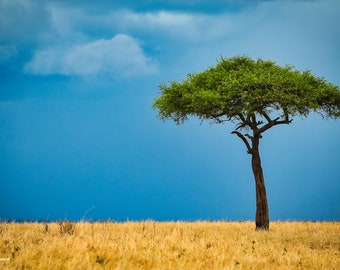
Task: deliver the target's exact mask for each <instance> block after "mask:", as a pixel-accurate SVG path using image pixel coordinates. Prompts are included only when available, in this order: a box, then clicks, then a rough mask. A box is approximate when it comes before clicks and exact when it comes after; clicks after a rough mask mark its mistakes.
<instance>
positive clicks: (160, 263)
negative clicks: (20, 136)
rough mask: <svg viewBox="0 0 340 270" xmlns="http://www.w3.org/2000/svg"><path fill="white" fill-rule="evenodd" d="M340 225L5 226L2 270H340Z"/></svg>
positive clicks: (0, 231)
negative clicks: (259, 227) (265, 227)
mask: <svg viewBox="0 0 340 270" xmlns="http://www.w3.org/2000/svg"><path fill="white" fill-rule="evenodd" d="M339 236H340V223H339V222H323V223H318V222H315V223H314V222H272V223H271V229H270V231H269V232H265V231H255V230H254V224H253V223H252V222H153V221H145V222H125V223H113V222H101V223H86V222H80V223H68V222H64V223H63V227H62V226H61V224H60V223H44V224H43V223H0V241H1V242H0V269H318V270H319V269H340V240H339Z"/></svg>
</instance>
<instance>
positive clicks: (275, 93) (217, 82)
mask: <svg viewBox="0 0 340 270" xmlns="http://www.w3.org/2000/svg"><path fill="white" fill-rule="evenodd" d="M159 89H160V91H161V96H160V97H158V98H156V99H155V100H154V103H153V107H154V108H155V109H158V110H159V117H160V118H161V119H162V120H166V119H173V120H174V121H175V122H176V123H182V122H183V121H184V120H186V119H187V118H188V116H196V117H198V118H200V119H202V120H212V121H213V122H217V123H219V122H222V121H229V120H232V121H233V120H240V119H247V118H248V117H250V116H252V115H255V116H256V115H258V116H260V117H265V118H266V119H267V120H268V119H270V118H269V117H268V116H269V115H270V114H272V113H273V112H276V111H278V112H279V114H280V115H279V116H280V117H282V118H283V119H286V120H288V118H289V116H295V115H302V116H307V115H308V114H309V113H310V112H312V111H315V112H319V113H321V114H322V116H323V117H326V118H328V117H330V118H338V117H340V90H339V87H338V86H336V85H333V84H331V83H328V82H326V81H325V80H324V79H323V78H318V77H315V76H313V75H312V74H311V72H310V71H308V70H307V71H302V72H301V71H298V70H296V69H295V68H294V67H292V66H285V67H281V66H279V65H277V64H276V63H274V62H272V61H264V60H262V59H258V60H256V61H255V60H253V59H251V58H249V57H247V56H236V57H233V58H220V59H219V61H218V63H217V65H216V66H213V67H210V68H208V69H207V70H205V71H203V72H201V73H197V74H188V75H187V77H186V78H185V79H183V80H182V81H181V82H177V81H171V82H170V84H169V85H166V84H165V83H163V84H161V85H160V86H159ZM270 120H271V119H270ZM270 120H268V121H270ZM241 122H243V123H246V121H241ZM274 124H275V123H274Z"/></svg>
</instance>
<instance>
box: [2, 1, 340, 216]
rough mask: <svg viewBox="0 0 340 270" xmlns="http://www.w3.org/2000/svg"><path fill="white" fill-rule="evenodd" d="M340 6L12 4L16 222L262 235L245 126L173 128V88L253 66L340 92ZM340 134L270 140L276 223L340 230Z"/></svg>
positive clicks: (5, 38)
mask: <svg viewBox="0 0 340 270" xmlns="http://www.w3.org/2000/svg"><path fill="white" fill-rule="evenodd" d="M339 25H340V1H338V0H314V1H312V0H310V1H307V0H305V1H303V0H300V1H299V0H287V1H284V0H281V1H280V0H277V1H275V0H273V1H268V0H267V1H247V0H239V1H238V0H219V1H218V0H212V1H205V0H197V1H195V0H187V1H180V0H145V1H125V0H114V1H104V0H98V1H86V0H85V1H80V0H74V1H66V0H44V1H43V0H0V166H1V169H0V181H1V182H0V183H1V188H0V219H7V220H13V219H16V220H57V219H63V218H67V219H75V220H79V219H86V220H106V219H111V220H142V219H143V220H144V219H154V220H197V219H200V220H219V219H226V220H253V219H254V216H255V188H254V180H253V176H252V172H251V166H250V156H249V155H247V154H246V149H245V148H244V145H243V143H242V142H241V141H240V140H239V139H238V138H237V137H236V136H233V135H231V134H230V132H231V131H232V130H233V128H234V127H235V125H234V124H232V123H229V124H224V125H209V123H200V122H199V121H198V120H196V119H190V121H188V122H186V123H185V124H184V125H181V126H176V125H175V124H174V123H172V122H165V123H163V122H161V121H160V120H159V119H157V112H156V111H154V110H152V107H151V106H152V101H153V98H155V97H157V96H158V95H159V91H158V85H159V84H161V83H162V82H168V81H170V80H180V79H181V78H183V77H184V76H185V75H186V74H187V73H189V72H190V73H192V72H199V71H202V70H204V69H205V68H207V67H208V66H211V65H214V64H215V63H216V59H218V58H219V57H220V56H225V57H232V56H235V55H242V54H246V55H248V56H250V57H253V58H258V57H261V58H263V59H270V60H273V61H276V62H277V63H279V64H280V65H285V64H290V65H294V66H295V67H296V68H298V69H302V70H305V69H310V70H312V73H313V74H315V75H317V76H320V77H324V78H325V79H326V80H328V81H329V82H332V83H334V84H337V85H340V77H339V70H340V50H339V48H340V27H339ZM339 138H340V122H339V121H334V120H327V121H326V120H322V119H321V117H320V116H319V115H310V117H308V118H304V119H303V118H299V117H297V118H295V119H294V121H293V124H292V125H290V126H278V127H275V128H273V129H272V130H270V131H268V133H266V134H265V136H264V138H263V140H262V144H261V151H262V162H263V168H264V173H265V178H266V184H267V193H268V200H269V209H270V216H271V219H273V220H340V207H339V202H340V197H339V194H340V166H339V164H340V141H339Z"/></svg>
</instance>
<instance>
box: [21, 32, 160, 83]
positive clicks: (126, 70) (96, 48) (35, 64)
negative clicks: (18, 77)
mask: <svg viewBox="0 0 340 270" xmlns="http://www.w3.org/2000/svg"><path fill="white" fill-rule="evenodd" d="M24 71H25V72H26V73H30V74H36V75H51V74H61V75H67V76H89V75H109V76H111V75H113V76H122V77H132V76H140V75H148V74H152V73H155V72H157V71H158V65H157V62H156V61H155V60H153V59H151V58H149V57H147V56H145V54H144V52H143V50H142V48H141V47H140V46H139V44H138V42H137V41H136V40H135V39H133V38H132V37H130V36H127V35H122V34H119V35H116V36H115V37H113V38H112V39H109V40H108V39H99V40H96V41H93V42H89V43H86V44H82V45H78V46H73V47H72V48H69V49H66V50H65V49H61V48H49V49H45V50H40V51H37V52H35V54H34V57H33V58H32V59H31V61H30V62H29V63H27V64H26V66H25V67H24Z"/></svg>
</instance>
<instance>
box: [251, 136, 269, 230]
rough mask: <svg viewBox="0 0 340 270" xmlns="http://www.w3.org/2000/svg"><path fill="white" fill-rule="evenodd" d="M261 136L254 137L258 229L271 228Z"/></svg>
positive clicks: (253, 161)
mask: <svg viewBox="0 0 340 270" xmlns="http://www.w3.org/2000/svg"><path fill="white" fill-rule="evenodd" d="M259 142H260V137H259V136H256V137H254V138H253V139H252V151H251V155H252V169H253V174H254V178H255V187H256V219H255V223H256V230H269V213H268V202H267V194H266V186H265V183H264V176H263V171H262V166H261V158H260V152H259Z"/></svg>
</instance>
